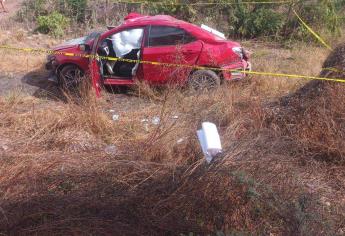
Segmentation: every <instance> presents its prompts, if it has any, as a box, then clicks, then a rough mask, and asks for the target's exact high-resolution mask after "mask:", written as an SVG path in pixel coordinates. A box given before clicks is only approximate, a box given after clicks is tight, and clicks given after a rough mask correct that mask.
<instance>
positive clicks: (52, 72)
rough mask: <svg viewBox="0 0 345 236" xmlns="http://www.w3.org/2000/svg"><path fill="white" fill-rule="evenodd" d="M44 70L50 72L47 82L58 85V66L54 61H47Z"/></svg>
mask: <svg viewBox="0 0 345 236" xmlns="http://www.w3.org/2000/svg"><path fill="white" fill-rule="evenodd" d="M45 68H46V70H48V71H50V73H49V76H48V77H47V79H48V81H50V82H54V83H58V78H57V75H56V69H57V68H58V64H57V62H56V61H55V60H49V61H48V62H47V63H46V65H45Z"/></svg>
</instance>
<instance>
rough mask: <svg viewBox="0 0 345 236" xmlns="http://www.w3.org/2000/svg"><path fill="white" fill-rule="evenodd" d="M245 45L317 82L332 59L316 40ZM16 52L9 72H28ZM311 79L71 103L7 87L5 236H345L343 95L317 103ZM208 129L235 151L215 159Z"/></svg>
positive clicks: (0, 188) (0, 178)
mask: <svg viewBox="0 0 345 236" xmlns="http://www.w3.org/2000/svg"><path fill="white" fill-rule="evenodd" d="M11 37H12V36H11ZM18 37H19V36H18ZM25 37H26V36H25ZM19 38H20V37H19ZM2 39H3V38H2ZM3 40H6V39H3ZM15 40H17V39H15ZM10 41H11V40H10ZM18 41H20V40H18ZM246 44H247V46H248V47H249V48H251V49H253V51H254V54H253V60H252V61H253V64H254V69H255V70H257V71H270V72H278V71H279V72H289V73H296V74H307V75H316V74H318V72H319V71H320V70H321V67H322V61H323V60H324V58H325V57H326V52H325V50H324V49H321V48H317V47H312V48H311V47H307V45H299V46H295V47H293V48H292V49H291V50H287V49H282V48H281V47H278V46H277V45H267V44H264V43H258V42H247V43H246ZM6 56H7V58H8V60H7V61H1V62H0V67H1V68H2V66H5V68H6V69H5V70H4V71H7V70H8V71H12V70H15V71H16V70H17V68H16V67H15V68H14V67H13V63H10V62H11V61H15V59H14V58H15V56H16V55H15V54H13V55H12V54H9V53H6ZM34 60H36V59H34V58H33V61H32V64H30V66H28V71H31V70H33V69H35V68H37V67H38V66H39V64H40V62H39V60H42V59H37V61H34ZM1 63H2V64H1ZM7 66H8V67H7ZM18 72H22V71H19V70H18ZM327 76H340V75H334V74H333V75H331V74H328V75H327ZM305 83H306V81H303V80H288V79H281V78H259V77H258V78H251V79H250V80H244V81H239V82H235V83H230V84H228V85H225V86H223V87H221V88H219V89H217V90H215V91H211V92H207V93H204V94H197V95H192V96H191V95H186V93H185V92H184V91H183V90H177V89H165V90H160V91H158V90H154V89H152V88H150V87H146V86H144V85H139V89H138V90H135V91H134V92H133V93H134V94H135V96H128V97H125V98H123V97H121V95H112V94H108V95H106V94H103V97H102V99H96V98H95V97H94V95H93V92H92V91H91V93H90V90H87V89H86V90H85V91H83V93H82V99H80V98H79V99H76V98H74V97H70V96H67V102H66V101H51V100H47V99H42V98H35V97H31V96H26V95H25V96H24V95H22V93H21V92H20V91H13V92H9V93H7V95H6V96H2V97H0V130H1V132H0V163H1V164H0V233H3V234H9V235H40V234H44V235H55V234H61V235H66V234H76V235H84V234H97V235H113V234H115V235H117V234H120V235H169V234H170V235H175V234H179V233H184V234H188V233H189V232H194V233H199V234H200V235H204V234H207V233H215V232H217V231H218V232H224V233H227V234H228V235H237V234H246V233H248V234H257V235H320V234H321V235H328V234H329V235H335V234H339V235H341V234H342V232H344V231H345V222H344V219H345V218H344V215H343V212H344V203H345V201H344V198H343V194H344V189H345V186H344V177H345V173H344V170H343V169H344V168H343V167H344V162H343V160H344V150H343V149H344V148H343V147H344V145H343V144H344V143H343V135H344V133H345V132H344V130H343V129H344V126H343V120H344V112H343V107H344V102H343V101H344V98H343V94H342V91H343V89H342V87H341V86H333V85H332V86H328V85H327V86H326V87H325V90H322V92H320V93H317V96H316V97H315V96H314V97H313V96H311V94H312V93H313V91H318V90H317V87H315V86H311V85H309V86H311V88H313V89H312V90H309V89H307V91H309V92H307V93H306V95H305V96H302V97H301V96H299V95H298V94H300V93H299V92H298V91H297V92H296V93H295V90H296V89H298V88H299V87H300V86H301V85H303V84H305ZM305 88H308V86H307V87H305ZM315 88H316V90H315ZM310 91H312V92H310ZM286 94H290V95H291V96H288V97H284V95H286ZM281 96H283V98H282V99H280V98H279V97H281ZM277 97H278V98H277ZM333 98H334V99H333ZM335 98H336V99H335ZM120 99H121V100H120ZM272 100H273V101H276V102H271V101H272ZM286 101H288V102H286ZM320 104H323V105H322V106H320ZM123 106H124V107H123ZM114 107H115V108H114ZM111 109H115V114H118V115H119V120H112V115H113V114H114V112H112V111H109V110H111ZM155 116H158V117H159V118H160V122H159V124H153V123H152V119H153V118H154V117H155ZM144 119H146V120H147V121H145V120H144ZM143 120H144V121H143ZM203 121H211V122H214V123H215V124H217V127H219V131H220V134H221V137H222V143H223V146H224V150H225V151H224V153H223V154H222V155H221V156H219V157H218V158H217V160H216V161H215V162H214V163H213V164H211V165H207V164H206V163H205V162H204V159H203V156H202V154H201V151H200V148H199V145H198V142H197V139H196V134H195V132H196V130H197V128H199V126H200V124H201V122H203ZM320 154H321V155H320Z"/></svg>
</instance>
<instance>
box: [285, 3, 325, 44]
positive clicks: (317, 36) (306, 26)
mask: <svg viewBox="0 0 345 236" xmlns="http://www.w3.org/2000/svg"><path fill="white" fill-rule="evenodd" d="M292 11H293V13H294V14H295V15H296V16H297V18H298V20H299V21H300V22H301V24H302V25H303V26H304V27H305V28H306V29H307V30H308V31H309V32H310V33H311V34H312V35H314V37H315V38H316V39H317V40H318V41H319V42H320V43H322V44H323V45H324V46H325V47H326V48H328V49H329V50H332V47H331V46H329V45H328V44H327V43H326V42H325V41H324V40H323V39H322V38H321V37H320V35H318V34H317V33H316V32H315V31H314V30H313V29H312V28H310V27H309V26H308V25H307V24H306V23H305V22H304V21H303V19H302V18H301V17H300V16H299V15H298V14H297V12H296V11H295V9H292Z"/></svg>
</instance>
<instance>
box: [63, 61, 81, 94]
mask: <svg viewBox="0 0 345 236" xmlns="http://www.w3.org/2000/svg"><path fill="white" fill-rule="evenodd" d="M83 75H84V73H83V71H82V70H81V69H79V67H78V66H75V65H67V66H64V67H63V68H62V69H61V70H60V73H59V79H60V84H61V86H62V87H63V88H64V89H66V90H71V89H73V88H77V86H78V85H79V83H80V82H81V80H82V78H83Z"/></svg>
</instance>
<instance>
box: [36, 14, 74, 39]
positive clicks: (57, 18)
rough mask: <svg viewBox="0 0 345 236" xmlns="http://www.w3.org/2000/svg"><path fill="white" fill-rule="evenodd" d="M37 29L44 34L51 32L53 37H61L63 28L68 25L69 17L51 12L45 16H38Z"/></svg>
mask: <svg viewBox="0 0 345 236" xmlns="http://www.w3.org/2000/svg"><path fill="white" fill-rule="evenodd" d="M37 21H38V28H37V30H38V31H39V32H41V33H44V34H48V33H49V34H52V35H53V36H55V37H61V36H63V34H64V29H66V28H67V27H68V25H69V19H68V18H67V17H65V16H64V15H62V14H60V13H58V12H53V13H51V14H49V15H47V16H39V17H38V19H37Z"/></svg>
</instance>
